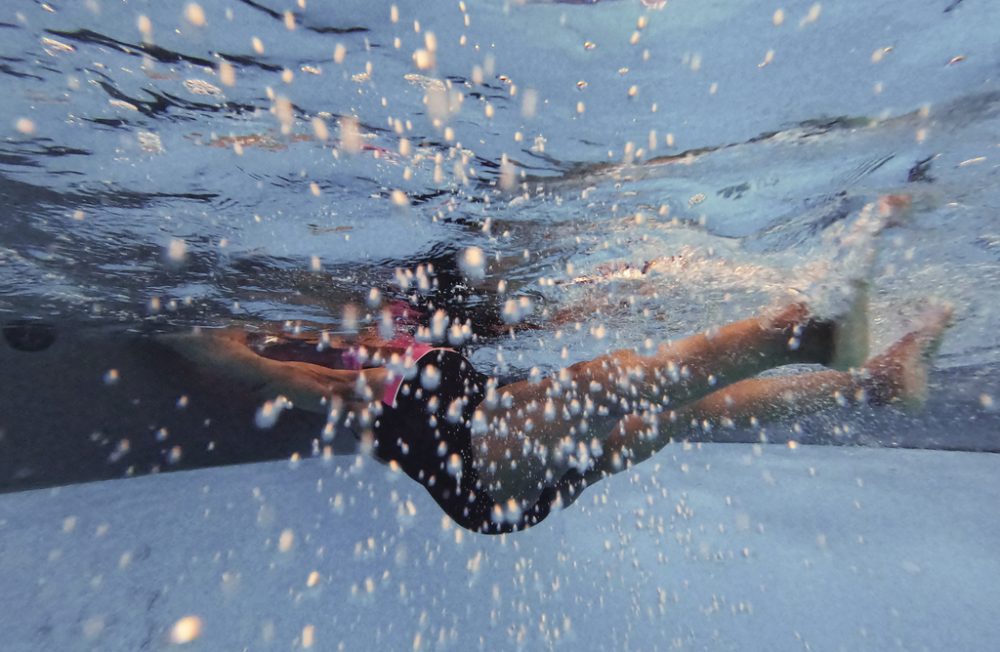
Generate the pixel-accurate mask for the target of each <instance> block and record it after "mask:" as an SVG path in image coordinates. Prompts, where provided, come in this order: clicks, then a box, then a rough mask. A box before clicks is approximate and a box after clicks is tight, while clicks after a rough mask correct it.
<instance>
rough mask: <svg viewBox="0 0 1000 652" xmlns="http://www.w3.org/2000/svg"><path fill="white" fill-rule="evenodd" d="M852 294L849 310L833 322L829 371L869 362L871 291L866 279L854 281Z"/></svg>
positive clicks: (852, 282) (850, 367)
mask: <svg viewBox="0 0 1000 652" xmlns="http://www.w3.org/2000/svg"><path fill="white" fill-rule="evenodd" d="M851 286H852V293H851V298H850V301H849V303H848V305H847V308H846V310H845V311H844V312H842V313H841V314H840V315H838V316H837V317H835V318H834V319H833V320H832V321H833V357H832V358H831V360H830V367H832V368H834V369H838V370H841V371H846V370H848V369H856V368H858V367H860V366H861V365H863V364H864V363H865V360H866V359H867V358H868V287H869V283H868V280H867V279H856V280H853V281H851Z"/></svg>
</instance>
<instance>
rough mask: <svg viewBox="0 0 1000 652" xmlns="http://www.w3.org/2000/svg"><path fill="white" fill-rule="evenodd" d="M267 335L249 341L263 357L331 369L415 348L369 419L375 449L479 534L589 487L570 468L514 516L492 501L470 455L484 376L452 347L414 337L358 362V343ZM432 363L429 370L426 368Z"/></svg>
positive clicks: (508, 526) (537, 517)
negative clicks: (321, 346)
mask: <svg viewBox="0 0 1000 652" xmlns="http://www.w3.org/2000/svg"><path fill="white" fill-rule="evenodd" d="M265 340H266V338H265V337H263V336H258V337H252V338H250V342H249V343H250V346H251V348H253V349H254V350H255V351H256V352H257V353H259V354H260V355H262V356H264V357H267V358H271V359H276V360H295V361H300V362H310V363H312V364H319V365H322V366H326V367H331V368H341V369H343V368H348V369H355V370H357V369H361V368H366V367H368V366H370V365H376V366H381V364H382V362H384V361H385V359H386V358H388V357H390V355H391V354H393V353H395V354H397V355H400V356H406V355H412V357H413V358H415V360H414V362H413V364H412V366H411V368H410V370H409V371H410V373H409V374H408V375H409V376H410V377H409V378H408V379H403V380H402V381H401V382H400V381H398V380H397V381H396V382H395V383H390V385H389V387H388V388H387V390H386V394H385V396H384V397H383V405H382V413H381V414H380V415H379V416H378V417H377V418H376V420H375V423H374V435H375V447H374V453H375V456H376V457H377V458H378V459H380V460H382V461H384V462H395V463H396V464H398V465H399V468H400V469H401V470H402V471H403V472H405V473H406V474H407V475H408V476H410V477H411V478H413V479H414V480H416V481H417V482H419V483H420V484H421V485H423V486H424V488H425V489H427V492H428V493H430V495H431V497H433V498H434V500H435V501H437V503H438V505H440V506H441V509H443V510H444V511H445V513H447V514H448V516H450V517H451V518H452V519H453V520H454V521H455V522H456V523H458V524H459V525H461V526H462V527H464V528H466V529H469V530H472V531H474V532H480V533H483V534H502V533H504V532H513V531H516V530H523V529H525V528H528V527H531V526H532V525H535V524H536V523H538V522H540V521H541V520H542V519H544V518H545V517H546V516H548V515H549V512H550V511H552V508H553V506H555V505H557V504H559V503H560V502H561V503H562V504H563V505H568V504H569V503H571V502H573V500H575V499H576V497H577V496H578V495H579V493H580V491H582V490H583V488H584V487H585V486H586V482H585V480H584V478H583V476H582V475H581V474H580V473H579V472H578V471H576V470H570V471H569V472H568V473H566V474H565V475H564V476H563V477H562V478H561V479H560V480H559V481H558V482H555V483H554V484H552V485H550V486H546V487H545V488H544V489H543V490H542V493H541V495H540V496H539V499H538V501H537V502H536V503H535V504H534V505H532V506H531V507H529V508H527V509H523V510H521V511H520V512H519V513H517V514H516V515H514V516H512V515H511V513H510V510H508V509H506V506H505V505H498V504H497V503H496V501H494V500H493V498H492V497H491V496H490V494H489V492H487V491H486V490H485V489H484V488H482V486H481V483H480V480H479V474H478V473H477V471H476V467H475V464H474V462H473V449H472V445H473V444H472V427H471V424H472V416H473V413H474V412H475V409H476V407H478V405H479V404H480V403H481V402H482V400H483V398H484V397H485V395H486V382H487V380H488V378H487V377H486V376H485V375H483V374H481V373H479V372H478V371H476V369H475V368H474V367H473V366H472V363H470V362H469V361H468V360H466V359H465V357H463V356H462V355H461V354H460V353H458V352H457V351H454V350H452V349H443V348H430V347H427V346H426V345H421V344H414V343H412V342H411V343H410V345H409V346H407V347H405V348H404V347H401V346H391V345H390V346H389V347H385V348H384V349H380V350H379V351H378V355H375V356H371V357H369V358H366V360H365V362H364V363H362V362H360V360H359V357H358V355H357V353H358V351H357V350H356V349H355V348H351V349H337V348H327V349H325V350H323V351H318V350H317V348H316V345H315V344H314V343H310V342H308V341H305V340H294V339H293V340H288V339H285V340H280V339H277V338H276V339H275V340H274V341H271V342H267V341H265ZM430 367H434V369H431V370H429V371H428V369H429V368H430ZM425 374H429V375H428V376H425ZM422 377H423V378H424V380H423V381H422V380H421V379H422ZM428 378H430V379H432V380H431V382H428V380H427V379H428ZM425 387H426V388H425ZM428 388H430V389H428Z"/></svg>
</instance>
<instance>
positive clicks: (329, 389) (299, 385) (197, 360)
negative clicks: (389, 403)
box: [157, 329, 387, 413]
mask: <svg viewBox="0 0 1000 652" xmlns="http://www.w3.org/2000/svg"><path fill="white" fill-rule="evenodd" d="M157 340H158V341H159V342H160V343H161V344H164V345H166V346H168V347H169V348H171V349H173V350H174V351H176V352H177V353H179V354H180V355H181V356H183V357H184V358H186V359H187V360H189V361H190V362H192V363H194V364H195V365H196V366H197V367H198V368H199V369H201V370H203V371H204V372H205V373H207V374H210V375H212V376H214V377H216V378H218V379H220V380H222V381H224V382H230V383H234V384H237V385H240V386H242V387H244V388H246V389H247V390H248V391H251V392H254V393H255V394H257V395H258V396H260V397H261V398H262V399H273V398H276V397H277V396H284V397H285V398H287V399H288V400H290V401H291V402H292V404H293V405H294V406H295V407H298V408H300V409H303V410H308V411H310V412H318V413H326V412H328V411H329V405H330V401H331V399H333V398H334V397H336V398H338V399H339V400H340V401H341V402H343V403H346V404H348V405H354V404H360V403H367V401H368V400H371V399H375V400H377V398H378V397H380V396H381V395H382V392H383V391H384V388H385V383H386V377H387V372H386V370H385V369H365V370H362V371H353V370H349V369H329V368H327V367H323V366H320V365H316V364H311V363H308V362H287V361H280V360H271V359H269V358H265V357H263V356H260V355H258V354H257V353H256V352H254V351H253V350H252V349H251V348H249V347H248V346H247V345H246V333H245V332H244V331H242V330H238V329H223V330H203V331H195V332H193V333H177V334H169V335H161V336H159V337H158V338H157Z"/></svg>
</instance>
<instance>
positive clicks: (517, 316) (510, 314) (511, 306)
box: [501, 297, 534, 324]
mask: <svg viewBox="0 0 1000 652" xmlns="http://www.w3.org/2000/svg"><path fill="white" fill-rule="evenodd" d="M533 311H534V304H533V303H532V301H531V299H530V298H528V297H518V298H516V299H513V298H512V299H507V300H506V301H505V302H504V304H503V311H502V313H501V314H502V316H503V320H504V322H505V323H507V324H519V323H521V322H522V321H524V320H525V319H527V318H528V316H529V315H531V313H532V312H533Z"/></svg>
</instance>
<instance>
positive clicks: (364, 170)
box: [0, 0, 1000, 409]
mask: <svg viewBox="0 0 1000 652" xmlns="http://www.w3.org/2000/svg"><path fill="white" fill-rule="evenodd" d="M646 4H656V3H646ZM646 4H643V3H639V2H631V1H628V2H626V1H624V0H622V1H621V2H606V3H572V2H570V3H538V4H536V3H527V4H521V3H517V2H506V3H504V2H485V1H484V2H477V1H471V0H470V1H469V2H463V3H457V2H447V3H445V2H442V3H431V4H426V3H420V2H400V3H397V5H395V9H393V8H392V7H393V5H390V4H389V3H370V2H336V3H320V2H315V1H313V2H309V3H308V4H306V3H305V2H300V3H298V4H293V3H291V2H278V1H277V0H270V1H268V2H257V1H252V0H242V1H237V0H234V1H232V2H221V1H220V2H212V3H205V4H204V6H203V9H202V13H203V15H202V16H199V15H198V14H197V12H196V13H194V14H192V13H190V12H189V11H187V10H186V9H185V6H184V5H181V4H176V3H155V2H148V3H147V2H126V3H119V2H99V1H97V0H89V1H87V2H75V1H74V2H48V3H41V2H21V3H12V4H9V5H8V6H7V7H5V8H4V10H3V14H2V19H0V33H2V35H3V41H2V42H3V45H2V46H0V55H2V57H0V62H2V63H0V72H2V73H3V82H4V89H5V93H4V97H3V99H2V100H0V107H2V111H0V113H2V116H3V120H2V121H0V122H2V128H3V130H4V137H3V140H2V142H0V195H2V196H3V198H4V200H5V201H4V205H5V207H6V213H5V215H4V218H3V220H2V221H0V311H2V313H3V315H5V316H9V317H11V318H15V317H16V318H22V317H41V318H46V319H56V318H59V319H64V320H72V321H88V322H93V323H95V324H100V323H105V322H108V321H112V322H116V323H122V324H124V325H126V326H128V327H132V328H139V327H141V328H146V327H148V326H149V325H150V324H152V325H153V326H157V325H161V324H163V323H166V322H172V323H187V324H190V323H198V324H205V323H208V324H215V323H224V322H227V321H229V320H232V319H238V320H255V319H269V320H296V319H302V320H308V321H310V322H315V323H320V324H324V325H326V326H329V327H333V328H337V327H338V324H339V323H340V319H341V317H342V306H343V305H344V304H345V303H351V302H353V303H357V304H358V305H361V302H362V301H363V300H364V297H365V296H367V294H368V292H369V291H370V289H371V288H372V287H376V288H379V289H380V290H381V291H382V292H384V293H386V294H387V295H388V296H393V295H395V296H398V297H406V296H408V293H411V292H412V290H406V289H403V288H401V287H400V286H399V285H398V284H397V283H396V282H395V279H396V270H397V269H403V270H407V269H409V270H413V269H415V268H416V267H417V266H418V265H420V264H425V263H427V262H428V261H437V263H438V267H439V268H442V269H444V268H448V267H449V266H450V267H452V268H453V267H454V264H453V261H454V260H455V258H456V256H457V255H459V253H460V252H461V251H463V250H464V249H465V248H467V247H473V246H475V247H479V248H481V249H482V250H483V251H484V252H485V254H486V256H487V259H488V261H489V262H488V265H487V267H486V270H485V274H486V277H485V279H483V280H482V281H479V282H478V284H474V285H475V287H473V288H471V289H470V290H468V291H466V292H465V293H464V294H463V297H464V299H463V301H466V302H472V303H476V302H487V303H489V302H493V303H497V302H502V301H503V300H505V297H499V296H498V294H497V292H496V288H497V286H498V284H499V283H501V282H503V283H504V284H505V285H506V292H507V296H509V297H520V296H525V297H530V298H531V300H532V302H533V304H534V305H535V306H536V312H535V314H534V315H533V316H532V318H531V321H532V322H533V323H534V325H535V326H536V328H537V332H536V333H535V334H533V335H531V336H530V337H520V338H517V339H513V340H510V339H500V340H497V339H492V340H489V341H484V343H483V344H482V345H481V346H479V347H478V348H477V349H476V350H475V352H474V353H473V355H474V360H475V361H476V362H477V364H479V365H481V366H483V367H484V368H493V369H499V371H501V372H503V371H512V372H524V371H525V370H526V369H527V368H529V367H531V366H535V365H538V366H540V367H541V368H542V369H543V370H544V369H554V368H557V367H558V366H560V365H563V364H566V360H567V359H583V358H588V357H591V356H593V355H597V354H599V353H601V352H603V351H604V350H607V349H609V348H619V347H622V346H635V345H639V344H640V343H642V342H643V340H644V339H645V338H646V337H663V336H668V337H673V336H678V335H681V334H684V333H690V332H692V331H695V330H699V329H703V328H707V327H709V326H711V325H713V324H718V323H720V322H722V321H725V320H727V319H731V318H735V317H740V316H744V315H746V314H748V313H749V312H752V311H754V310H756V309H757V308H759V307H760V306H762V305H765V304H768V303H773V302H775V301H778V300H780V299H781V298H783V297H785V298H787V296H788V294H789V293H792V294H793V295H794V296H802V295H805V296H808V297H810V298H814V299H816V300H817V301H821V300H822V297H823V296H824V292H827V293H828V290H829V289H830V287H836V286H837V285H838V284H840V283H842V281H843V280H844V279H846V278H849V277H850V276H852V275H857V274H858V262H857V259H858V255H859V251H860V250H862V249H865V248H869V247H872V248H875V249H876V250H877V251H878V258H877V263H876V279H875V287H876V294H875V296H874V310H873V313H874V315H875V328H876V345H880V346H881V345H885V344H887V343H888V342H890V341H891V340H892V339H893V338H894V337H895V336H897V335H898V334H899V333H900V332H902V330H903V329H904V328H905V327H906V325H907V321H906V320H907V319H908V318H910V317H912V316H913V315H914V314H916V313H917V312H918V311H919V307H920V302H921V300H922V298H923V297H925V296H928V295H934V296H938V297H943V298H946V299H948V300H950V301H951V302H953V303H954V304H955V305H956V306H957V309H958V311H957V314H958V318H957V323H956V325H955V327H954V328H953V330H952V332H951V335H950V336H949V338H948V339H947V340H946V342H945V344H944V347H943V351H942V357H941V359H940V361H939V364H940V366H941V367H942V368H946V369H956V370H959V371H956V372H955V374H956V377H963V378H966V379H967V378H969V377H971V376H969V374H972V373H973V372H974V373H975V374H980V375H983V374H985V377H986V378H995V374H994V373H993V369H994V367H995V365H996V364H997V363H998V361H1000V341H998V335H997V331H996V329H995V324H996V315H997V309H996V305H998V301H1000V290H998V288H1000V265H998V257H1000V229H998V227H997V218H996V214H997V209H998V208H1000V192H998V191H997V183H996V182H997V177H998V174H997V169H998V167H997V162H996V161H997V155H998V151H997V148H998V145H1000V143H998V141H997V137H996V134H997V133H998V132H1000V86H998V84H997V82H996V66H997V61H998V50H997V47H996V42H995V35H994V34H993V30H991V29H990V28H989V26H990V25H995V24H1000V9H998V8H997V7H996V6H994V5H993V4H991V3H979V4H971V5H969V4H968V3H961V2H952V3H945V2H934V3H925V4H924V5H923V6H920V7H908V8H907V10H906V12H901V11H900V10H899V6H898V4H897V3H893V2H874V3H873V2H864V3H862V2H844V3H836V5H831V6H826V5H824V6H822V7H821V8H819V9H810V8H809V7H806V6H804V5H803V6H796V7H789V8H787V9H786V10H783V11H782V12H780V14H779V13H776V12H774V10H773V8H763V7H760V6H755V5H753V4H748V5H745V6H739V7H734V6H732V5H731V3H726V2H674V3H670V4H669V5H667V6H666V7H663V8H657V7H649V6H646ZM816 7H820V6H819V5H816ZM814 13H815V15H814ZM431 51H433V52H431ZM428 57H429V58H432V59H433V61H432V62H429V60H425V59H427V58H428ZM431 63H432V64H433V65H430V64H431ZM893 194H895V195H898V196H902V197H905V202H908V203H909V204H910V205H911V206H912V208H911V210H909V211H908V212H907V213H906V214H905V215H902V216H898V219H897V216H895V215H893V216H891V217H890V218H887V221H886V223H885V224H884V226H885V229H884V230H883V231H881V232H878V233H874V234H872V233H868V234H867V235H866V236H865V238H864V239H863V242H859V241H858V239H857V237H856V236H857V230H858V229H857V227H856V226H855V225H856V223H857V222H858V220H859V215H861V214H862V212H863V210H864V207H865V206H866V205H873V206H875V207H876V209H875V212H876V213H877V211H878V209H877V207H878V206H879V201H880V198H882V197H885V196H887V195H893ZM852 229H853V230H852ZM852 234H853V235H852ZM845 238H846V240H845ZM852 238H853V240H852ZM650 261H654V263H655V264H653V265H652V266H650V265H648V263H650ZM643 268H646V271H647V272H648V273H631V272H628V270H633V271H634V270H639V271H640V272H641V271H642V270H643ZM608 270H617V272H616V273H611V274H609V273H608ZM623 270H625V271H624V272H623ZM574 279H576V281H575V282H574ZM375 318H376V316H374V315H373V316H371V319H375ZM487 339H488V338H487ZM969 382H971V381H969ZM977 382H979V381H977ZM982 382H985V383H986V386H984V388H982V389H981V391H980V390H977V389H974V388H973V389H970V390H969V391H970V392H973V393H972V394H970V395H969V396H965V395H964V394H963V395H962V396H961V399H962V400H963V401H964V400H968V401H970V402H971V403H970V404H973V405H974V404H975V402H976V401H977V400H979V399H980V397H981V396H980V395H988V394H991V392H993V391H994V390H995V389H996V382H995V381H991V380H987V381H982ZM972 385H973V386H974V385H975V383H972ZM963 391H964V390H963ZM963 409H964V408H963Z"/></svg>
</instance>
